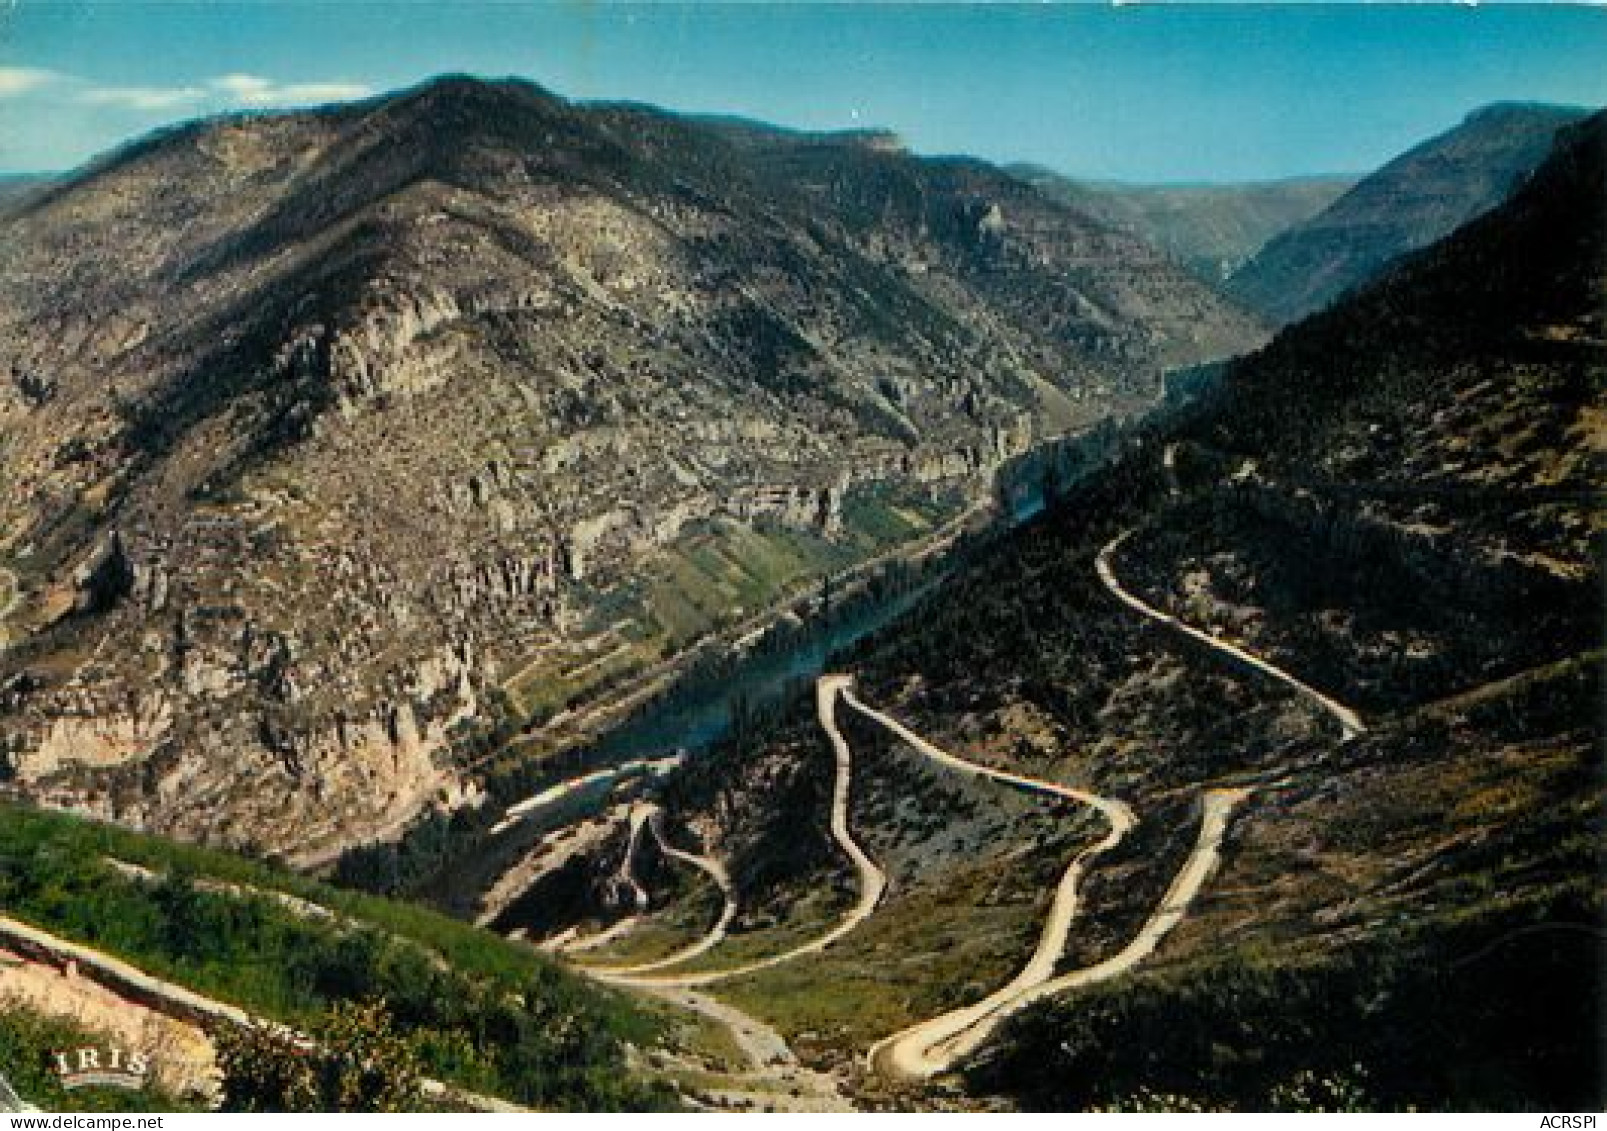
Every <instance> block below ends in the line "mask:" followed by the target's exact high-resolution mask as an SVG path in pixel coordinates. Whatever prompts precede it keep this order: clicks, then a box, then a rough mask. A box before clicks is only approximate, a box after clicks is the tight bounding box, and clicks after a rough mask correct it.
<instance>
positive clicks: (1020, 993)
mask: <svg viewBox="0 0 1607 1131" xmlns="http://www.w3.org/2000/svg"><path fill="white" fill-rule="evenodd" d="M1249 792H1250V791H1249V790H1244V789H1216V790H1211V791H1209V792H1207V793H1206V794H1205V798H1204V801H1203V803H1202V816H1201V821H1200V835H1199V839H1198V840H1197V841H1196V842H1195V845H1194V848H1193V850H1192V851H1191V852H1190V853H1189V858H1188V860H1187V861H1186V862H1185V863H1184V865H1183V867H1182V868H1181V869H1180V870H1179V871H1178V873H1177V875H1176V876H1175V877H1174V878H1173V880H1172V884H1171V886H1170V887H1169V888H1168V889H1167V892H1166V895H1165V896H1164V897H1163V898H1162V899H1161V902H1160V905H1159V907H1157V908H1156V910H1155V912H1154V913H1153V914H1152V915H1151V916H1150V917H1149V919H1148V921H1147V922H1145V924H1144V926H1143V927H1141V928H1140V929H1139V931H1138V933H1137V934H1136V935H1134V936H1133V939H1132V941H1131V942H1129V943H1128V944H1127V945H1126V946H1125V947H1123V948H1122V949H1121V950H1120V951H1118V952H1117V953H1116V954H1114V955H1112V956H1111V957H1109V958H1107V959H1105V960H1104V961H1102V962H1098V963H1095V964H1094V965H1092V966H1085V967H1083V968H1081V969H1078V970H1073V971H1071V972H1070V973H1067V974H1063V975H1061V976H1060V977H1058V978H1049V977H1044V978H1040V979H1039V980H1038V981H1037V982H1036V983H1034V984H1031V985H1025V986H1020V987H1019V988H1017V989H1016V990H1015V991H1014V992H1013V993H1007V991H1008V990H1009V989H1010V987H1006V988H1005V989H1004V990H1000V991H999V992H998V993H995V994H992V995H990V996H989V997H987V998H984V999H983V1000H982V1001H980V1002H978V1003H977V1004H976V1005H973V1006H968V1007H966V1008H963V1009H957V1010H955V1011H953V1012H952V1013H946V1014H944V1015H943V1016H941V1017H936V1018H933V1019H932V1020H930V1021H923V1022H921V1023H920V1024H919V1025H914V1026H912V1027H910V1028H908V1029H906V1030H904V1031H903V1032H901V1033H896V1034H894V1035H893V1036H891V1037H888V1038H886V1039H885V1040H882V1041H879V1042H877V1044H876V1045H875V1046H873V1047H872V1048H871V1050H870V1054H869V1058H868V1059H869V1062H870V1064H871V1066H872V1067H873V1068H874V1069H876V1071H878V1072H879V1073H881V1074H882V1075H884V1076H887V1077H890V1078H893V1079H906V1080H926V1079H930V1078H931V1077H933V1076H936V1075H938V1074H940V1073H942V1072H945V1071H947V1070H948V1069H949V1068H951V1067H953V1065H954V1064H955V1063H957V1062H958V1061H960V1060H962V1059H964V1058H965V1057H967V1056H969V1055H970V1054H971V1053H973V1052H975V1051H976V1050H977V1049H978V1048H980V1047H981V1045H982V1044H983V1042H985V1041H986V1040H987V1039H988V1038H989V1037H990V1036H992V1035H993V1032H994V1031H995V1030H996V1029H997V1028H998V1027H999V1025H1000V1023H1002V1022H1003V1021H1004V1020H1005V1019H1006V1018H1008V1017H1010V1016H1011V1015H1012V1014H1015V1013H1019V1012H1020V1011H1021V1010H1023V1009H1026V1008H1027V1007H1028V1006H1030V1005H1032V1004H1033V1003H1035V1002H1038V1001H1041V1000H1042V999H1044V998H1046V997H1051V996H1053V995H1055V994H1059V993H1064V992H1065V991H1066V990H1071V989H1076V988H1078V987H1080V986H1087V985H1092V984H1093V983H1095V982H1103V981H1107V980H1109V979H1111V978H1116V977H1120V976H1121V975H1123V974H1126V973H1127V972H1128V971H1130V970H1132V969H1133V967H1135V966H1137V965H1138V964H1139V963H1140V962H1142V961H1143V960H1144V959H1145V958H1148V957H1149V956H1150V955H1151V954H1152V953H1154V951H1155V948H1156V947H1158V946H1159V945H1160V943H1161V940H1162V939H1164V938H1165V937H1166V936H1167V935H1168V934H1170V933H1171V931H1172V929H1173V928H1174V927H1176V926H1177V925H1178V923H1180V922H1181V921H1182V919H1183V916H1184V915H1186V914H1187V913H1188V909H1189V907H1190V905H1191V904H1192V903H1193V902H1194V898H1195V897H1196V896H1197V895H1199V893H1200V889H1201V888H1202V887H1204V885H1205V881H1206V880H1207V879H1208V878H1209V877H1210V875H1211V873H1212V872H1213V871H1215V869H1216V866H1217V863H1218V862H1219V860H1220V858H1221V848H1222V837H1223V835H1224V834H1225V833H1226V831H1227V822H1228V818H1229V816H1231V814H1232V812H1233V808H1234V806H1236V805H1237V804H1238V803H1239V802H1240V801H1242V800H1243V799H1244V798H1245V797H1247V796H1249ZM1096 847H1097V846H1096ZM1045 934H1046V935H1047V934H1048V928H1047V927H1046V928H1045ZM1063 940H1064V935H1063V934H1062V941H1063ZM1041 950H1042V945H1041V944H1040V951H1041ZM1037 957H1038V956H1037V955H1034V959H1036V958H1037ZM1026 973H1027V971H1026V970H1023V971H1022V975H1018V976H1017V977H1016V979H1015V981H1013V982H1012V983H1011V986H1018V985H1019V983H1021V982H1022V980H1023V975H1025V974H1026Z"/></svg>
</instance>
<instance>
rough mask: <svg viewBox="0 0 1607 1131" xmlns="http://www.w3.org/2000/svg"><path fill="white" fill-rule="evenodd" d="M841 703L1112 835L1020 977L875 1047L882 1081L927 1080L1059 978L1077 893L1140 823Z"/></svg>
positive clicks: (1065, 880) (926, 752)
mask: <svg viewBox="0 0 1607 1131" xmlns="http://www.w3.org/2000/svg"><path fill="white" fill-rule="evenodd" d="M843 698H844V699H845V700H847V702H848V704H849V706H851V707H853V708H854V709H855V710H856V711H859V712H860V713H861V714H863V715H864V716H865V717H866V718H869V719H871V720H873V721H875V722H877V723H880V724H881V725H882V726H883V727H885V728H886V729H887V730H889V731H891V732H892V733H893V734H894V735H896V736H897V737H898V738H899V739H901V740H902V741H903V742H904V743H905V744H906V745H908V746H909V747H910V748H912V749H913V750H914V751H915V752H916V753H918V754H920V755H922V756H923V757H925V758H929V759H930V760H932V761H934V762H936V763H938V764H939V765H941V766H944V767H947V768H948V769H951V770H956V771H958V772H960V773H963V774H967V775H970V776H976V777H985V778H989V779H991V780H993V781H997V782H1001V783H1003V784H1005V785H1008V786H1012V787H1014V788H1016V789H1019V790H1023V791H1024V792H1027V793H1032V794H1037V795H1047V796H1050V797H1063V798H1066V799H1068V800H1071V801H1075V802H1077V803H1079V804H1082V805H1087V806H1090V807H1091V808H1093V809H1096V810H1097V811H1098V812H1099V813H1100V814H1101V815H1102V816H1103V817H1104V818H1105V822H1106V824H1107V825H1108V826H1109V829H1110V831H1109V832H1107V833H1106V834H1105V836H1104V837H1103V838H1102V839H1101V840H1099V841H1098V842H1096V843H1095V844H1092V845H1089V846H1088V847H1087V848H1084V849H1083V850H1082V851H1081V852H1079V853H1077V855H1076V856H1074V857H1073V858H1072V861H1071V863H1070V864H1068V865H1067V866H1066V870H1065V872H1064V873H1062V875H1061V877H1060V882H1059V884H1057V885H1056V887H1055V894H1054V898H1053V900H1052V902H1051V903H1050V906H1049V914H1048V916H1047V917H1046V918H1045V920H1044V925H1043V930H1042V931H1041V932H1039V936H1038V944H1037V946H1036V947H1035V948H1034V949H1033V952H1032V956H1031V957H1030V958H1029V959H1028V960H1027V964H1026V965H1025V966H1023V967H1022V968H1021V970H1020V972H1019V973H1018V974H1016V976H1015V977H1014V978H1012V979H1011V980H1010V981H1009V982H1008V983H1006V984H1005V985H1004V986H1001V987H1000V988H999V989H998V990H995V991H994V992H993V993H991V994H989V995H988V996H987V997H985V998H983V999H982V1000H981V1001H978V1002H976V1003H974V1004H972V1005H968V1006H964V1007H962V1008H960V1009H956V1010H952V1011H951V1012H949V1013H945V1014H943V1015H942V1016H940V1017H934V1018H932V1019H930V1020H928V1021H923V1022H921V1023H920V1024H918V1025H914V1026H911V1027H910V1028H908V1029H905V1030H903V1031H902V1032H899V1033H895V1034H893V1035H892V1036H890V1037H887V1038H885V1039H883V1040H881V1041H879V1042H877V1044H876V1045H875V1046H873V1047H872V1049H871V1051H870V1063H871V1064H872V1065H873V1066H874V1067H876V1068H877V1069H878V1071H881V1072H882V1074H883V1075H888V1076H893V1077H898V1078H917V1079H924V1078H927V1077H930V1076H934V1075H936V1074H937V1073H939V1072H941V1071H943V1070H944V1069H946V1068H948V1067H949V1065H950V1064H952V1063H953V1062H954V1060H955V1059H956V1058H957V1056H959V1055H962V1054H960V1053H954V1052H950V1051H948V1049H949V1046H951V1045H953V1044H955V1043H956V1042H959V1041H960V1040H961V1039H962V1038H970V1037H971V1036H972V1035H975V1040H976V1043H980V1042H981V1041H982V1040H983V1039H984V1038H985V1037H986V1036H987V1033H989V1032H991V1031H992V1028H993V1026H994V1025H996V1024H997V1023H998V1020H1000V1019H1002V1018H1003V1017H1005V1016H1007V1015H1008V1014H1009V1013H1012V1012H1014V1011H1015V1010H1016V1009H1017V1008H1020V1007H1019V1006H1018V1005H1017V1004H1016V1003H1017V1001H1018V1000H1019V999H1021V998H1022V997H1023V995H1025V994H1027V993H1028V992H1029V991H1031V990H1033V989H1035V988H1036V987H1038V986H1041V985H1043V984H1045V983H1047V982H1048V981H1049V980H1050V979H1051V978H1052V977H1053V976H1054V972H1055V964H1056V963H1057V962H1059V960H1060V956H1061V954H1062V953H1064V952H1065V949H1066V938H1067V936H1068V935H1069V934H1070V933H1071V922H1072V919H1073V918H1074V917H1075V916H1076V914H1077V890H1078V885H1079V884H1080V883H1081V881H1082V876H1083V873H1084V872H1085V871H1086V870H1087V868H1088V865H1089V864H1090V863H1091V862H1092V861H1093V860H1094V859H1095V858H1096V857H1098V856H1100V855H1101V854H1103V853H1105V852H1109V851H1110V850H1111V849H1113V848H1115V847H1116V846H1117V845H1118V844H1120V843H1121V841H1122V838H1123V837H1125V836H1126V835H1127V833H1128V831H1129V830H1130V829H1132V827H1133V826H1134V825H1135V824H1136V823H1137V818H1136V817H1134V815H1133V811H1132V809H1131V808H1130V807H1129V806H1128V805H1127V803H1126V802H1124V801H1116V800H1112V799H1111V798H1108V797H1101V796H1099V795H1098V794H1094V793H1089V792H1088V791H1087V790H1081V789H1076V788H1074V787H1071V786H1066V785H1061V784H1059V783H1058V782H1051V781H1045V780H1043V779H1042V778H1032V777H1027V776H1025V775H1022V774H1012V773H1008V772H1006V771H1003V770H996V769H993V768H992V767H990V766H984V765H981V764H979V763H976V762H971V761H968V760H967V759H964V758H961V757H959V756H958V755H955V754H951V753H949V752H948V751H946V750H944V749H942V748H941V747H938V746H934V745H933V744H932V743H930V742H928V741H927V740H926V739H924V738H922V737H921V736H920V735H918V734H916V733H915V732H914V731H912V730H910V729H909V728H908V727H906V726H905V725H904V724H903V723H901V722H899V721H898V720H897V719H895V718H893V717H892V716H891V715H888V714H885V713H884V712H882V711H878V710H876V709H874V708H872V707H868V706H866V705H865V703H864V702H862V701H861V700H860V699H859V698H858V697H856V696H855V695H854V694H853V693H852V692H845V693H844V696H843ZM968 1047H974V1045H971V1046H968Z"/></svg>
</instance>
